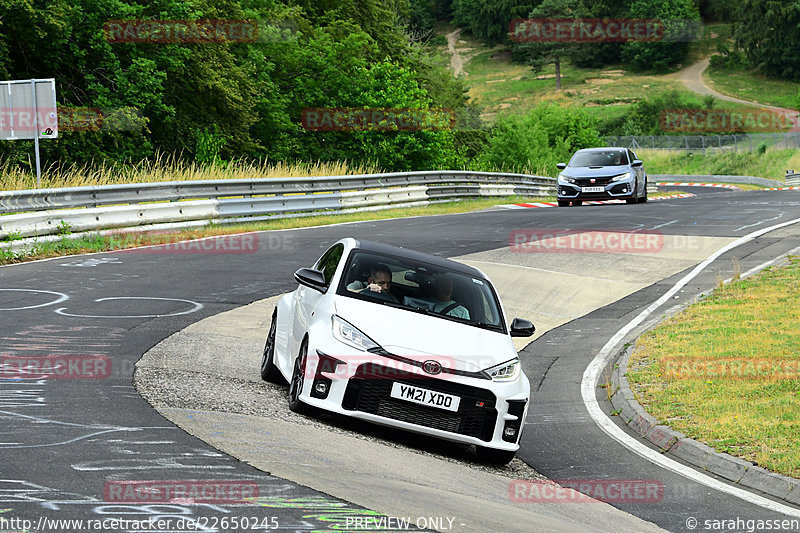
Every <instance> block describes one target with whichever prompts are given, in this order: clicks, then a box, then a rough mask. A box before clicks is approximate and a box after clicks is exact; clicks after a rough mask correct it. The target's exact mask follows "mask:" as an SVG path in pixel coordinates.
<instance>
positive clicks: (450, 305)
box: [433, 274, 469, 320]
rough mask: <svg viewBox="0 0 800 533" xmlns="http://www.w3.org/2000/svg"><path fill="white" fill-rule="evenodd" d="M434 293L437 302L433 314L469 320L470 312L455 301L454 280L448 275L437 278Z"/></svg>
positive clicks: (434, 283)
mask: <svg viewBox="0 0 800 533" xmlns="http://www.w3.org/2000/svg"><path fill="white" fill-rule="evenodd" d="M433 293H434V296H435V298H436V301H435V302H434V304H433V312H434V313H439V314H442V315H447V316H455V317H458V318H463V319H466V320H469V311H468V310H467V308H466V307H464V306H463V305H461V304H460V303H458V302H456V301H455V300H453V298H452V297H453V279H452V278H450V277H449V276H447V275H444V274H440V275H438V276H436V279H435V280H434V282H433Z"/></svg>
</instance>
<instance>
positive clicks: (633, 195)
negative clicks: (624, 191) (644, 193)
mask: <svg viewBox="0 0 800 533" xmlns="http://www.w3.org/2000/svg"><path fill="white" fill-rule="evenodd" d="M638 190H639V182H638V181H635V182H633V191H631V197H630V198H625V203H628V204H638V203H639V196H638V193H637V191H638Z"/></svg>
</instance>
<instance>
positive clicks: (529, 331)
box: [511, 318, 536, 337]
mask: <svg viewBox="0 0 800 533" xmlns="http://www.w3.org/2000/svg"><path fill="white" fill-rule="evenodd" d="M534 331H536V328H535V327H534V325H533V323H532V322H531V321H530V320H525V319H524V318H515V319H514V320H512V321H511V336H512V337H530V336H531V335H533V332H534Z"/></svg>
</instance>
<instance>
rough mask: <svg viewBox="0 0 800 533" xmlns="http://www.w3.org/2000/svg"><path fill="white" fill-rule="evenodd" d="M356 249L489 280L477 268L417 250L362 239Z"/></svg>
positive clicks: (356, 240)
mask: <svg viewBox="0 0 800 533" xmlns="http://www.w3.org/2000/svg"><path fill="white" fill-rule="evenodd" d="M355 248H356V249H359V250H364V251H366V252H376V253H381V254H386V255H393V256H396V257H400V258H403V259H410V260H412V261H419V262H421V263H427V264H429V265H433V266H437V267H440V268H443V269H447V270H453V271H455V272H460V273H461V274H466V275H468V276H472V277H473V278H479V279H482V280H486V279H487V278H486V276H485V275H484V274H483V272H481V271H480V270H478V269H477V268H473V267H471V266H468V265H465V264H463V263H458V262H456V261H452V260H450V259H445V258H444V257H439V256H436V255H430V254H426V253H422V252H417V251H416V250H409V249H408V248H401V247H399V246H392V245H390V244H384V243H381V242H375V241H365V240H360V239H355ZM487 281H488V280H487Z"/></svg>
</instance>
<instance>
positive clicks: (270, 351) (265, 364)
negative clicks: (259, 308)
mask: <svg viewBox="0 0 800 533" xmlns="http://www.w3.org/2000/svg"><path fill="white" fill-rule="evenodd" d="M277 327H278V310H277V309H276V310H275V311H274V312H273V313H272V323H271V324H270V326H269V333H268V334H267V342H266V343H264V354H263V355H262V356H261V379H263V380H264V381H269V382H272V383H286V380H284V379H283V376H281V373H280V371H279V370H278V367H276V366H275V331H276V329H277Z"/></svg>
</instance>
